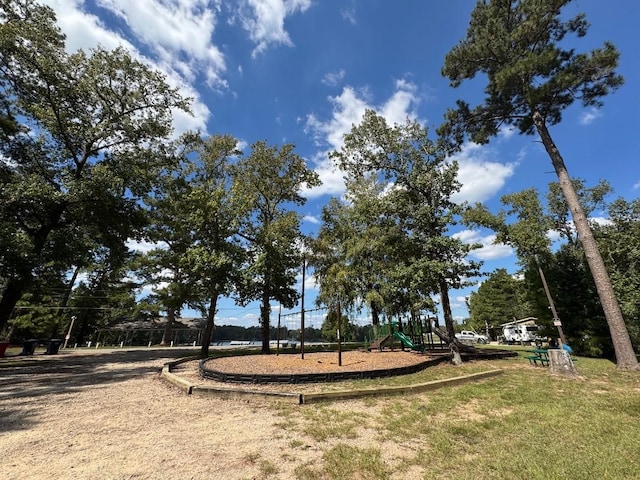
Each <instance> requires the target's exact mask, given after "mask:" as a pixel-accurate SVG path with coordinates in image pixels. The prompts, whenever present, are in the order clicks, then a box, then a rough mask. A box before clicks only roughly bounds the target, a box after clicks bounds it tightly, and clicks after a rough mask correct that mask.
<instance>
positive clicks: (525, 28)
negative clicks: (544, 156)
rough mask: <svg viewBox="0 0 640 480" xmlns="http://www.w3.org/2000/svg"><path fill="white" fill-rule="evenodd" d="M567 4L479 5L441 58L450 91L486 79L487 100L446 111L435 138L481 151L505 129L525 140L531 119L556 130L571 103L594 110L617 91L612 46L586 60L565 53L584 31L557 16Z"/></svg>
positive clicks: (578, 22)
mask: <svg viewBox="0 0 640 480" xmlns="http://www.w3.org/2000/svg"><path fill="white" fill-rule="evenodd" d="M569 2H570V0H517V1H513V2H502V1H497V0H490V1H486V2H478V3H477V5H476V7H475V9H474V10H473V12H472V14H471V20H470V22H469V28H468V30H467V35H466V38H465V39H464V40H462V41H461V42H460V43H458V45H456V46H455V47H453V48H452V49H451V51H450V52H449V53H448V54H447V56H446V58H445V64H444V67H443V68H442V74H443V75H444V76H445V77H447V78H448V79H449V80H450V82H451V85H452V86H453V87H458V86H459V85H460V84H461V83H462V82H463V81H464V80H468V79H472V78H473V77H475V76H476V75H477V74H479V73H481V74H485V75H486V79H487V86H486V88H485V93H486V97H485V99H484V102H483V103H482V104H481V105H478V106H476V107H473V108H471V107H470V106H469V105H468V104H467V103H465V102H463V101H461V100H460V101H458V104H457V108H456V109H455V110H449V112H448V113H447V117H446V122H445V124H444V125H443V126H442V127H441V128H440V130H439V134H440V135H441V136H443V137H444V138H446V139H448V140H449V142H450V144H451V145H460V144H461V143H462V141H463V139H464V138H465V137H466V136H467V135H468V136H469V137H470V138H471V140H472V141H474V142H478V143H486V142H487V141H488V140H489V138H490V137H492V136H495V135H496V134H497V133H498V131H499V129H500V128H501V127H503V126H504V125H514V126H515V127H516V128H518V130H520V132H521V133H524V134H528V135H531V134H533V133H534V130H535V128H534V118H533V117H534V113H536V112H538V113H539V114H541V115H542V117H543V118H544V120H545V123H548V124H550V125H555V124H557V123H559V122H560V121H561V119H562V110H564V109H565V108H567V107H568V106H570V105H571V104H572V103H573V102H574V101H576V100H579V101H581V102H582V104H583V105H584V106H600V105H601V103H602V102H601V100H600V99H601V97H603V96H605V95H607V94H609V93H610V92H611V91H613V90H615V89H617V88H618V87H619V86H620V85H622V83H623V79H622V77H621V76H620V75H618V74H616V72H615V68H616V67H617V65H618V58H619V53H618V51H617V50H616V48H615V47H614V46H613V45H612V44H611V43H609V42H606V43H605V44H604V45H603V46H602V47H601V48H598V49H595V50H592V51H591V52H589V53H580V54H579V53H575V51H574V50H572V49H569V50H567V49H563V40H564V39H565V37H566V36H567V35H575V36H577V37H583V36H585V35H586V33H587V29H588V26H589V25H588V23H587V21H586V19H585V18H584V15H582V14H580V15H577V16H575V17H573V18H566V17H563V16H562V14H561V10H562V7H564V6H565V5H567V4H568V3H569Z"/></svg>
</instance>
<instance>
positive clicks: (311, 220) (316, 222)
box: [302, 215, 321, 225]
mask: <svg viewBox="0 0 640 480" xmlns="http://www.w3.org/2000/svg"><path fill="white" fill-rule="evenodd" d="M302 220H303V221H305V222H309V223H313V224H314V225H319V224H320V223H321V222H320V219H319V218H318V217H315V216H313V215H305V216H304V217H302Z"/></svg>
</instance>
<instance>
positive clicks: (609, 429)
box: [296, 357, 640, 480]
mask: <svg viewBox="0 0 640 480" xmlns="http://www.w3.org/2000/svg"><path fill="white" fill-rule="evenodd" d="M576 366H577V368H578V370H579V372H580V373H581V375H583V378H581V379H577V380H569V379H564V378H562V377H558V376H554V375H551V374H550V373H549V371H548V369H546V368H540V367H537V368H536V367H532V366H530V365H529V364H528V362H527V361H526V360H525V359H524V358H522V357H518V358H513V359H508V360H499V361H479V362H472V363H468V364H464V365H462V366H458V367H453V366H449V365H442V366H438V367H434V368H431V369H428V370H426V371H424V372H420V373H418V374H415V375H410V376H406V377H397V378H394V379H383V380H376V381H370V382H367V383H369V384H375V383H376V382H380V384H384V385H390V384H392V383H393V384H405V385H407V384H412V383H420V382H423V381H429V380H433V379H436V378H451V377H456V376H460V375H465V374H468V373H475V372H477V371H482V370H488V369H491V368H503V369H504V374H503V375H500V376H497V377H492V378H489V379H485V380H483V381H480V382H475V383H468V384H463V385H459V386H455V387H445V388H442V389H439V390H435V391H431V392H425V393H421V394H415V395H404V396H396V397H380V398H377V399H375V400H370V399H366V400H363V401H350V402H341V403H340V409H338V408H337V407H336V408H331V406H330V405H328V406H327V405H323V406H320V407H315V406H314V407H311V406H309V407H305V408H304V409H302V410H301V411H300V414H301V415H302V416H304V417H305V422H304V427H302V428H304V432H305V433H306V434H307V435H309V436H310V437H311V438H312V439H313V440H316V441H317V442H324V441H326V440H328V439H329V440H331V439H337V440H341V439H345V438H348V439H351V438H354V439H357V438H358V437H359V434H362V435H364V434H365V429H367V428H368V429H371V428H375V429H376V430H377V431H379V433H380V435H379V440H375V441H372V442H371V441H370V443H368V444H367V445H369V446H370V448H368V449H359V448H356V447H353V446H349V445H347V444H345V443H338V444H334V443H332V442H329V443H328V445H327V446H326V447H324V448H326V450H325V451H324V456H323V460H322V464H319V465H314V466H313V467H310V466H305V467H303V466H300V467H299V468H298V469H297V470H296V475H298V477H297V478H301V479H309V480H313V479H321V478H322V479H324V478H332V479H333V478H394V475H395V476H397V477H398V478H402V474H404V473H406V472H408V471H410V472H411V475H412V476H414V473H415V472H420V474H419V476H418V477H417V478H436V479H440V478H456V479H466V478H474V479H475V478H480V479H484V478H491V479H498V480H500V479H513V478H528V479H564V478H598V479H631V478H640V457H638V455H637V452H638V451H639V450H640V429H638V428H637V425H638V423H639V422H640V374H638V373H637V372H635V373H634V372H619V371H617V370H616V368H615V365H613V364H612V363H611V362H609V361H606V360H599V359H588V358H580V359H579V361H578V362H577V363H576ZM364 383H365V382H356V383H355V385H357V386H358V387H362V385H363V384H364ZM382 445H384V446H385V447H384V448H383V447H382ZM390 446H396V447H397V448H398V449H399V451H401V452H403V456H402V459H401V457H398V456H394V455H392V454H390V453H388V452H389V450H386V449H388V448H389V447H390ZM396 447H392V450H393V448H396ZM381 451H382V452H387V453H385V456H384V459H385V460H386V462H387V463H385V462H383V460H382V457H381V455H380V452H381ZM412 452H413V453H412ZM334 471H335V472H336V473H331V472H334Z"/></svg>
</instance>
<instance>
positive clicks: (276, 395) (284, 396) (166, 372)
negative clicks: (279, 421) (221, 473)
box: [162, 357, 504, 405]
mask: <svg viewBox="0 0 640 480" xmlns="http://www.w3.org/2000/svg"><path fill="white" fill-rule="evenodd" d="M193 359H194V357H187V358H182V359H180V360H176V361H173V362H168V363H165V364H164V366H163V367H162V377H163V378H164V379H165V380H167V381H168V382H169V383H171V384H173V385H175V386H177V387H178V388H181V389H182V390H184V391H185V392H186V393H187V394H188V395H201V396H207V395H215V396H217V397H220V398H238V397H247V396H251V397H254V398H255V397H262V398H265V399H271V400H287V401H291V402H292V403H296V404H298V405H303V404H308V403H314V402H323V401H331V400H346V399H353V398H360V397H368V396H373V395H398V394H409V393H420V392H427V391H430V390H436V389H438V388H442V387H449V386H455V385H461V384H463V383H467V382H472V381H475V380H482V379H485V378H490V377H495V376H497V375H501V374H502V373H504V370H501V369H496V370H487V371H486V372H479V373H472V374H469V375H462V376H460V377H453V378H445V379H443V380H433V381H431V382H425V383H418V384H415V385H403V386H396V387H379V388H366V389H360V390H338V391H334V392H321V393H295V392H265V391H262V390H255V389H243V388H233V387H228V388H225V387H211V386H206V385H194V384H192V383H191V382H189V381H188V380H185V379H184V378H182V377H179V376H178V375H175V374H173V373H171V367H174V366H175V365H179V364H180V363H183V362H188V361H190V360H193Z"/></svg>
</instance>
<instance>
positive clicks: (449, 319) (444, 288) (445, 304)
mask: <svg viewBox="0 0 640 480" xmlns="http://www.w3.org/2000/svg"><path fill="white" fill-rule="evenodd" d="M438 283H439V286H440V301H441V302H442V314H443V316H444V324H445V327H446V328H447V336H448V337H449V348H450V349H451V363H453V364H454V365H460V364H462V356H461V355H460V349H459V348H458V345H457V344H456V329H455V326H454V325H453V315H452V313H451V302H449V286H448V285H447V280H446V279H445V278H444V277H440V279H439V280H438Z"/></svg>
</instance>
